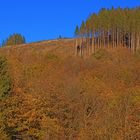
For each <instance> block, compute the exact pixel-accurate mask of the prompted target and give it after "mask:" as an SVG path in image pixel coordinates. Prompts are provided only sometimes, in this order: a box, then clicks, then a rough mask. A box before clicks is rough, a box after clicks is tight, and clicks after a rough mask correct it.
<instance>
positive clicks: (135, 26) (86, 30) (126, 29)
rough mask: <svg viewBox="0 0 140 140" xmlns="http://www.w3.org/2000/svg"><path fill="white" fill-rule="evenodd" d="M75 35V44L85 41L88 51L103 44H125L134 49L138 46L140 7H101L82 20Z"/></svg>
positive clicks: (139, 37) (139, 40) (112, 45)
mask: <svg viewBox="0 0 140 140" xmlns="http://www.w3.org/2000/svg"><path fill="white" fill-rule="evenodd" d="M75 35H76V37H77V38H78V39H77V44H82V42H84V43H85V42H86V45H85V46H86V47H88V48H89V52H94V51H95V50H96V49H97V48H100V47H103V46H104V47H117V46H126V47H128V48H129V49H131V50H132V51H136V50H138V49H139V47H140V7H137V8H133V9H129V8H125V9H122V8H117V9H114V8H111V9H101V10H100V12H99V13H98V14H96V13H93V14H92V15H90V16H89V17H88V18H87V20H86V21H82V24H81V25H80V27H78V26H77V27H76V30H75ZM85 40H86V41H85Z"/></svg>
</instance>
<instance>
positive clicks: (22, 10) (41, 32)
mask: <svg viewBox="0 0 140 140" xmlns="http://www.w3.org/2000/svg"><path fill="white" fill-rule="evenodd" d="M112 6H114V7H118V6H120V7H123V8H124V7H136V6H140V0H0V19H1V20H0V42H1V41H2V40H3V39H5V38H7V36H9V34H12V33H15V32H16V33H21V34H23V35H24V36H25V38H26V40H27V42H34V41H39V40H47V39H54V38H57V37H58V36H59V35H61V36H63V37H73V32H74V29H75V26H76V25H77V24H78V25H79V24H80V23H81V21H82V20H83V19H86V18H87V17H88V16H89V15H90V14H91V13H93V12H98V11H99V10H100V9H101V8H110V7H112Z"/></svg>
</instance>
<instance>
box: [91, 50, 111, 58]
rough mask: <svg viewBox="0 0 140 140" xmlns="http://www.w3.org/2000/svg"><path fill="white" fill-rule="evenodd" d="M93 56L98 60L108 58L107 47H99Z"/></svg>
mask: <svg viewBox="0 0 140 140" xmlns="http://www.w3.org/2000/svg"><path fill="white" fill-rule="evenodd" d="M93 57H94V58H95V59H97V60H100V59H103V58H107V57H108V52H107V51H106V50H105V49H99V50H97V52H95V53H94V54H93Z"/></svg>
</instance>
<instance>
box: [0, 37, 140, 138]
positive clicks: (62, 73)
mask: <svg viewBox="0 0 140 140" xmlns="http://www.w3.org/2000/svg"><path fill="white" fill-rule="evenodd" d="M73 46H74V40H71V39H70V40H67V39H66V40H56V41H44V42H39V43H32V44H27V45H21V46H17V47H7V48H3V49H1V50H0V54H1V55H4V56H6V57H7V58H8V61H9V64H10V72H11V75H12V78H13V83H14V87H15V88H16V89H17V90H18V91H22V92H23V93H25V94H31V95H33V96H40V97H42V98H45V97H46V98H48V97H49V96H50V94H55V95H56V96H57V98H59V99H58V100H59V101H60V100H62V99H63V104H67V105H68V106H69V108H71V109H72V110H73V113H76V114H77V115H75V116H76V117H77V118H79V119H78V120H74V121H76V122H77V121H78V124H79V125H78V126H77V127H78V129H76V130H75V129H73V127H74V124H72V125H73V126H72V127H70V128H69V127H68V128H65V124H64V120H63V121H62V120H61V118H59V117H57V118H58V120H59V122H60V125H61V126H62V127H64V128H65V129H64V131H66V132H65V133H67V135H70V134H72V133H74V134H73V135H78V137H81V138H80V139H82V138H83V139H88V137H91V136H92V137H95V138H96V136H101V137H106V135H109V136H110V137H111V138H114V139H121V138H124V135H125V134H124V131H122V132H120V131H117V130H116V131H117V133H116V132H112V131H114V129H113V127H114V125H116V127H117V128H118V129H120V130H122V129H125V127H124V125H123V124H122V120H121V119H122V118H123V116H124V114H125V113H126V112H123V111H124V110H125V108H123V107H124V104H126V105H127V108H129V109H130V112H127V114H126V116H127V115H128V116H129V115H130V114H132V113H133V112H134V110H135V111H136V113H138V110H139V109H138V108H139V107H140V105H139V102H140V58H139V55H133V54H131V53H130V52H129V50H127V49H125V48H115V49H113V50H105V49H103V50H100V51H98V52H96V53H95V54H94V55H93V56H89V57H87V58H86V59H81V58H80V57H75V56H74V48H73ZM125 97H127V99H126V100H127V101H124V102H123V99H125ZM129 97H130V99H129ZM79 99H81V100H79ZM59 103H60V104H61V102H59ZM59 103H57V102H56V104H59ZM90 105H91V108H92V107H93V109H94V111H95V112H94V114H93V115H91V116H90V118H89V119H87V120H86V121H87V123H88V121H90V120H92V121H91V122H92V123H91V124H90V125H89V126H88V128H83V126H82V124H83V123H84V122H83V121H82V120H83V118H82V116H84V113H85V110H84V108H85V106H90ZM58 106H59V105H58ZM63 107H64V106H63ZM63 107H62V108H63ZM94 107H95V108H94ZM96 107H97V108H96ZM62 108H61V105H60V107H59V109H60V110H59V109H56V110H57V112H58V114H59V112H61V114H59V115H60V116H61V115H62V114H63V110H62ZM53 109H54V110H55V107H54V108H53ZM53 109H52V110H53ZM131 109H132V110H131ZM77 112H78V113H77ZM113 114H115V115H114V116H112V115H113ZM118 114H120V115H118ZM69 115H72V114H69ZM78 115H79V116H78ZM104 115H105V116H104ZM117 115H118V116H117ZM103 116H104V117H103ZM128 116H127V117H128ZM112 117H114V118H113V119H112ZM119 117H120V118H119ZM111 119H112V120H111ZM137 119H138V118H137V117H136V116H135V120H137ZM67 121H68V120H67ZM69 121H70V122H71V120H69ZM127 121H128V120H127ZM129 121H131V120H129ZM76 122H75V123H76ZM105 122H106V123H105ZM111 122H112V124H111ZM73 123H74V122H73ZM104 123H105V124H104ZM92 124H94V125H92ZM138 124H139V123H138ZM138 124H136V125H138ZM117 125H118V126H117ZM128 125H129V124H127V127H131V126H130V125H129V126H128ZM85 127H86V126H85ZM93 127H94V130H97V131H94V136H93V134H90V131H91V130H92V129H93ZM119 127H120V128H119ZM121 127H122V128H121ZM67 129H69V130H67ZM110 129H111V130H110ZM133 129H134V131H139V128H133ZM135 129H136V130H135ZM73 131H76V132H73ZM86 131H87V132H86ZM125 131H126V130H125ZM131 131H132V132H131ZM69 133H70V134H69ZM77 133H78V134H77ZM81 133H82V134H81ZM83 133H84V134H83ZM127 133H130V135H134V134H135V132H133V130H130V131H129V132H127ZM135 135H136V134H135ZM132 137H134V136H132Z"/></svg>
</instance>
